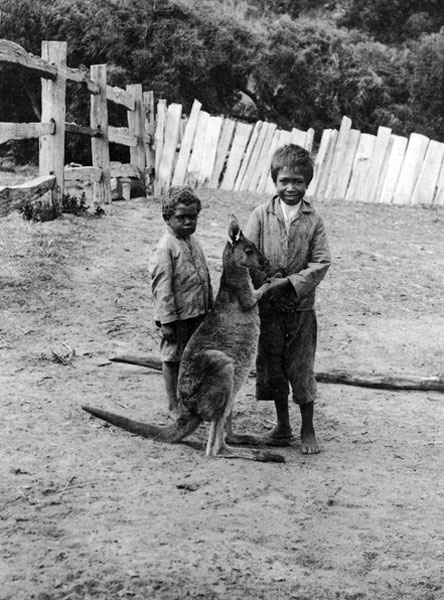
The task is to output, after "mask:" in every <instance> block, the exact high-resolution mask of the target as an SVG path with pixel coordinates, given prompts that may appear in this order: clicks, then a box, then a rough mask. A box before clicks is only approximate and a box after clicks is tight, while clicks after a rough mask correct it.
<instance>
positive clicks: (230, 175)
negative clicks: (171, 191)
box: [155, 100, 444, 206]
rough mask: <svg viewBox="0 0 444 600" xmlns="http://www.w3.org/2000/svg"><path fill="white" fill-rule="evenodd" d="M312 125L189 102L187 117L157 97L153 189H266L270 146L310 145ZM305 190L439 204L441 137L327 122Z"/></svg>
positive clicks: (443, 201)
mask: <svg viewBox="0 0 444 600" xmlns="http://www.w3.org/2000/svg"><path fill="white" fill-rule="evenodd" d="M313 138H314V130H313V129H309V130H308V131H306V132H304V131H301V130H299V129H297V128H293V129H292V130H291V131H285V130H281V129H278V128H277V126H276V125H274V124H272V123H267V122H262V121H258V122H257V123H256V124H254V125H253V124H247V123H242V122H237V121H233V120H231V119H226V118H223V117H213V116H210V115H209V114H208V113H206V112H204V111H202V110H201V104H200V102H198V101H197V100H195V101H194V104H193V107H192V110H191V112H190V115H189V117H188V118H187V117H184V116H183V115H182V106H181V105H180V104H170V106H168V107H167V105H166V103H165V101H164V100H160V101H159V102H158V104H157V119H156V130H155V149H156V159H155V161H156V181H155V191H156V193H161V192H163V191H165V190H166V189H167V188H168V187H169V186H170V185H183V184H190V185H193V186H201V187H208V188H213V189H217V188H220V189H223V190H234V191H240V192H242V191H249V192H255V193H259V194H263V193H267V194H268V193H272V192H273V190H274V186H273V182H272V181H271V177H270V160H271V156H272V154H273V152H274V150H275V149H276V148H278V147H279V146H282V145H284V144H288V143H290V142H291V143H295V144H298V145H300V146H302V147H304V148H306V149H307V150H309V151H312V149H313ZM314 162H315V173H314V178H313V180H312V182H311V184H310V186H309V188H308V191H307V194H308V195H309V196H313V197H316V198H317V199H319V200H324V201H329V200H330V201H331V200H348V201H361V202H381V203H385V204H421V205H434V206H443V205H444V143H440V142H436V141H433V140H429V138H427V137H426V136H424V135H421V134H417V133H412V134H411V135H410V137H409V138H405V137H401V136H398V135H394V134H392V132H391V130H390V129H389V128H387V127H379V128H378V132H377V135H371V134H368V133H361V132H359V131H357V130H355V129H352V128H351V120H350V119H349V118H348V117H343V118H342V122H341V126H340V129H339V131H338V130H335V129H326V130H324V131H323V133H322V137H321V141H320V145H319V148H318V149H317V152H316V153H315V154H314Z"/></svg>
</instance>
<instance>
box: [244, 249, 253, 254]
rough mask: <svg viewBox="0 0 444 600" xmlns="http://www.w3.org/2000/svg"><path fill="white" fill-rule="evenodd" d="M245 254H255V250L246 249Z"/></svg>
mask: <svg viewBox="0 0 444 600" xmlns="http://www.w3.org/2000/svg"><path fill="white" fill-rule="evenodd" d="M245 254H253V250H252V249H251V248H245Z"/></svg>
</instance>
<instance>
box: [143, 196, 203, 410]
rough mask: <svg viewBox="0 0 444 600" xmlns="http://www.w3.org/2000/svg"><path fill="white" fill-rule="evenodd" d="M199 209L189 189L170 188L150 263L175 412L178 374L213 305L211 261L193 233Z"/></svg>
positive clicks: (168, 389) (166, 380)
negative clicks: (162, 230) (188, 346)
mask: <svg viewBox="0 0 444 600" xmlns="http://www.w3.org/2000/svg"><path fill="white" fill-rule="evenodd" d="M200 211H201V202H200V199H199V198H198V197H197V196H196V195H195V194H194V192H193V190H192V189H191V188H189V187H176V188H171V189H170V190H169V191H168V193H167V194H165V195H164V196H163V197H162V216H163V219H164V221H165V223H166V224H167V231H166V232H165V233H164V235H163V236H162V237H161V239H160V240H159V242H158V244H157V246H156V247H155V249H154V251H153V252H152V254H151V256H150V262H149V271H150V275H151V289H152V293H153V297H154V312H155V321H156V325H157V326H158V327H160V331H161V336H162V337H161V342H160V355H161V360H162V373H163V377H164V383H165V389H166V393H167V397H168V409H169V410H170V411H171V412H173V413H175V412H176V410H177V378H178V374H179V365H180V360H181V357H182V353H183V351H184V349H185V346H186V344H187V342H188V340H189V339H190V337H191V336H192V334H193V333H194V331H195V330H196V329H197V327H198V326H199V325H200V323H201V322H202V320H203V319H204V317H205V315H206V314H207V312H208V311H209V310H210V308H211V307H212V303H213V292H212V287H211V279H210V273H209V270H208V265H207V261H206V259H205V255H204V253H203V250H202V247H201V245H200V243H199V242H198V241H197V239H196V238H195V237H194V235H193V234H194V232H195V230H196V226H197V219H198V216H199V213H200Z"/></svg>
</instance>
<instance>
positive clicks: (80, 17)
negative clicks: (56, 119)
mask: <svg viewBox="0 0 444 600" xmlns="http://www.w3.org/2000/svg"><path fill="white" fill-rule="evenodd" d="M441 2H442V0H421V1H419V0H348V1H345V0H343V1H342V2H341V1H340V0H332V1H330V2H328V3H327V5H328V8H325V6H326V3H325V2H321V1H320V0H295V1H292V2H287V1H281V0H277V1H274V0H268V1H266V0H249V2H247V1H246V0H230V1H225V0H162V1H159V0H94V2H91V0H52V2H48V1H47V0H0V37H2V38H6V39H9V40H12V41H14V42H17V43H19V44H20V45H21V46H23V47H24V48H25V49H26V50H28V51H29V52H32V53H34V54H40V47H41V42H42V40H64V41H66V42H67V44H68V64H69V66H70V67H78V66H80V65H84V66H85V67H89V66H90V65H92V64H100V63H106V64H107V66H108V82H109V84H110V85H117V86H120V87H125V85H126V84H128V83H141V84H142V86H143V88H144V90H152V91H153V92H154V93H155V97H156V98H165V99H166V100H167V102H168V103H170V102H179V103H181V104H183V106H184V111H185V112H189V110H190V108H191V104H192V102H193V100H194V99H195V98H197V99H198V100H200V102H202V104H203V108H204V110H206V111H208V112H210V113H212V114H223V115H226V116H234V117H237V118H244V119H251V120H253V119H267V120H269V121H272V122H275V123H277V124H278V125H280V126H281V127H292V126H295V127H299V128H302V129H307V128H309V127H313V128H315V130H316V135H317V138H318V139H319V137H320V135H321V133H322V130H323V129H324V128H327V127H335V128H337V127H338V126H339V124H340V121H341V118H342V116H343V115H347V116H349V117H350V118H351V119H352V121H353V126H354V127H356V128H358V129H361V130H362V131H367V132H375V131H376V130H377V128H378V126H379V125H386V126H389V127H391V128H392V129H393V131H394V133H398V134H401V135H406V134H408V133H410V132H412V131H418V132H424V133H426V134H427V135H429V136H430V137H432V138H434V139H438V140H444V126H443V111H442V106H443V105H444V92H443V86H444V83H443V72H444V66H443V58H442V57H443V56H444V50H443V36H444V33H439V27H440V26H442V25H444V14H443V11H442V8H441ZM314 15H316V16H314ZM419 34H421V35H419ZM18 71H20V70H19V69H11V67H9V66H8V65H0V72H1V78H0V119H1V120H2V121H17V122H20V121H35V120H36V118H39V111H40V106H39V103H40V80H39V78H38V77H33V76H29V75H28V74H26V73H21V72H19V73H18ZM111 110H113V111H114V109H111ZM114 114H115V118H116V119H119V118H120V119H122V120H124V119H125V114H124V111H123V112H122V113H121V114H120V116H119V111H114V112H113V118H114ZM88 119H89V97H88V94H87V93H85V91H84V90H82V89H79V86H76V85H75V84H69V86H68V107H67V120H69V121H75V122H77V123H79V124H84V125H86V124H88ZM113 124H116V125H119V124H120V125H125V124H126V123H124V122H123V123H115V122H113ZM2 150H4V147H2V148H1V149H0V151H2ZM82 152H84V150H83V149H82V148H81V147H80V142H79V140H73V141H69V143H68V148H67V156H68V159H71V160H77V161H82V160H83V155H82Z"/></svg>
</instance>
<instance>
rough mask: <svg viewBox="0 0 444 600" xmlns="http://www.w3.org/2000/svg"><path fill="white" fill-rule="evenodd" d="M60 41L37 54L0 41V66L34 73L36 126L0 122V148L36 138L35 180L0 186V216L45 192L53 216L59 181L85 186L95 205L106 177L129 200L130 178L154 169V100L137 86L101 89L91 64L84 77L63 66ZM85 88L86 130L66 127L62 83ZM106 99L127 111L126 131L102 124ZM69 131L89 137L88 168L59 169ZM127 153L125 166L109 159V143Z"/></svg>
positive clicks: (106, 190)
mask: <svg viewBox="0 0 444 600" xmlns="http://www.w3.org/2000/svg"><path fill="white" fill-rule="evenodd" d="M66 55H67V45H66V42H48V41H44V42H42V56H41V57H39V56H35V55H33V54H30V53H28V52H26V51H25V50H24V49H23V48H22V47H21V46H19V45H18V44H15V43H13V42H11V41H9V40H0V62H6V63H10V64H14V65H16V66H17V67H18V68H20V69H27V70H29V71H32V72H34V73H37V74H38V75H40V77H41V80H42V91H41V106H42V110H41V122H40V123H0V144H1V143H4V142H6V141H8V140H11V139H12V140H18V139H29V138H39V177H38V178H37V179H34V180H32V181H29V182H26V183H24V184H21V185H19V186H8V187H6V186H3V187H0V217H1V216H4V215H6V214H8V213H9V212H11V211H12V210H15V209H18V208H20V207H21V206H23V205H24V204H25V203H27V202H29V201H33V200H36V199H38V198H41V197H42V196H44V195H46V194H50V196H51V200H52V203H53V206H54V209H55V214H56V215H57V214H59V213H60V211H61V197H62V194H63V192H64V189H65V183H67V184H68V185H69V184H71V185H72V184H74V183H75V182H79V187H82V186H85V185H87V184H91V185H92V186H93V188H94V199H95V200H96V201H97V202H105V203H107V202H110V201H111V177H118V178H120V179H121V181H122V183H123V195H124V196H125V197H129V187H130V178H131V177H136V178H138V179H140V180H142V181H145V175H146V174H148V175H150V173H151V172H153V170H154V153H153V150H152V136H150V132H152V131H154V125H153V124H154V97H153V94H152V92H145V93H143V91H142V86H141V85H140V84H133V85H128V86H126V89H125V90H123V89H120V88H116V87H111V86H109V85H107V77H106V65H93V66H91V68H90V70H89V73H88V72H87V71H84V70H81V69H71V68H69V67H68V66H67V65H66ZM67 81H73V82H76V83H79V84H81V85H84V86H86V88H87V90H88V91H89V93H90V98H91V102H90V126H89V127H84V126H80V125H77V124H75V123H66V122H65V114H66V82H67ZM108 101H111V102H114V103H116V104H119V105H122V106H124V107H125V108H126V109H127V115H128V127H113V126H112V125H110V124H109V123H108V106H107V103H108ZM70 133H75V134H81V135H86V136H89V137H90V138H91V150H92V162H93V164H92V166H86V167H83V166H80V167H66V166H65V135H66V134H70ZM110 142H114V143H117V144H123V145H125V146H128V147H129V149H130V163H128V164H121V163H113V162H111V161H110V152H109V143H110Z"/></svg>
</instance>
